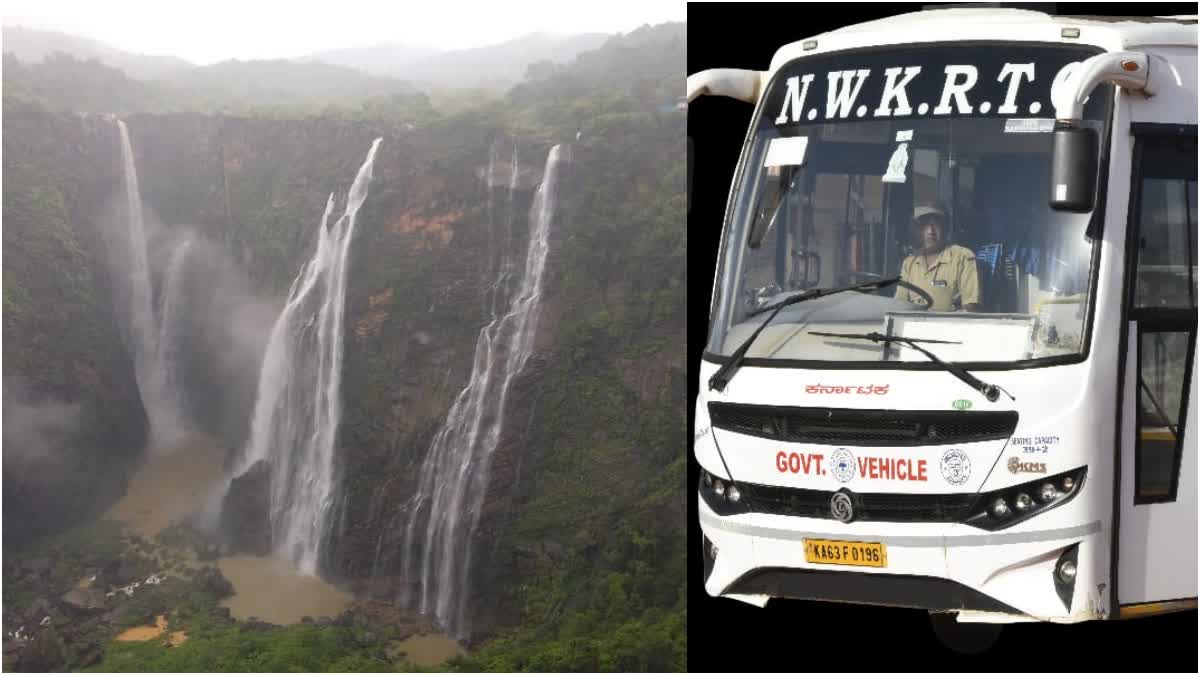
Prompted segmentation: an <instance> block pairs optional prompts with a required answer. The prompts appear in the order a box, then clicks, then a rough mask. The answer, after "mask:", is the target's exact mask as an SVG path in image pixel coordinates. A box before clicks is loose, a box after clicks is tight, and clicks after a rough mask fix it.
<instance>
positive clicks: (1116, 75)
mask: <svg viewBox="0 0 1200 675" xmlns="http://www.w3.org/2000/svg"><path fill="white" fill-rule="evenodd" d="M1102 84H1115V85H1117V86H1118V87H1121V88H1123V89H1127V90H1130V91H1136V92H1139V93H1141V94H1144V95H1146V96H1153V95H1154V94H1156V93H1157V91H1158V89H1159V87H1158V82H1157V80H1156V78H1152V77H1151V76H1150V57H1148V56H1147V55H1146V54H1143V53H1140V52H1108V53H1105V54H1097V55H1096V56H1093V57H1091V58H1089V59H1087V60H1085V61H1083V62H1081V63H1080V64H1079V66H1078V67H1077V68H1075V70H1073V71H1071V72H1069V73H1068V74H1067V76H1066V77H1064V78H1062V79H1061V80H1059V81H1057V82H1055V83H1054V86H1053V88H1052V89H1051V91H1050V100H1051V102H1052V103H1053V104H1054V116H1055V118H1057V119H1058V121H1059V122H1060V123H1066V124H1070V125H1071V126H1078V125H1079V123H1080V121H1081V120H1082V119H1083V106H1084V103H1085V102H1086V101H1087V99H1088V97H1089V96H1091V94H1092V91H1093V90H1094V89H1095V88H1096V87H1098V86H1100V85H1102Z"/></svg>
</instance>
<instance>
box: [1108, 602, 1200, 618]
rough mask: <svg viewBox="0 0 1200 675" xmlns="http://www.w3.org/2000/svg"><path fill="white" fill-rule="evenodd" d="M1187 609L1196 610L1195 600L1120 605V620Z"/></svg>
mask: <svg viewBox="0 0 1200 675" xmlns="http://www.w3.org/2000/svg"><path fill="white" fill-rule="evenodd" d="M1187 609H1196V598H1188V599H1187V600H1168V601H1167V602H1143V603H1139V604H1136V605H1121V614H1120V618H1122V619H1136V618H1138V617H1141V616H1150V615H1152V614H1165V613H1167V612H1182V611H1184V610H1187Z"/></svg>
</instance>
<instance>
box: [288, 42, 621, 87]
mask: <svg viewBox="0 0 1200 675" xmlns="http://www.w3.org/2000/svg"><path fill="white" fill-rule="evenodd" d="M610 37H612V36H611V35H608V34H606V33H580V34H574V35H549V34H545V33H533V34H530V35H525V36H523V37H519V38H515V39H513V40H508V41H506V42H501V43H499V44H495V45H487V46H484V47H475V48H472V49H459V50H453V51H445V52H430V53H426V54H423V55H422V54H421V53H420V49H419V48H411V47H405V46H404V45H379V46H377V47H367V48H363V49H359V50H352V49H347V50H338V51H336V52H323V53H318V54H314V55H313V56H312V57H310V58H311V59H312V60H315V61H325V62H329V63H338V64H340V65H345V66H350V67H353V68H357V69H359V70H362V71H364V72H369V73H373V74H377V75H390V76H394V77H399V78H402V79H405V80H409V81H412V82H416V83H419V84H421V85H426V86H434V87H442V88H473V87H480V88H486V89H504V88H507V87H509V86H511V85H514V84H516V83H517V82H519V81H521V79H522V78H523V77H524V76H525V71H526V69H527V68H528V67H529V66H530V65H532V64H534V63H537V62H539V61H551V62H553V63H569V62H570V61H572V60H574V59H575V57H577V56H578V55H579V54H581V53H583V52H586V51H589V50H592V49H596V48H598V47H600V45H602V44H604V42H605V41H606V40H608V39H609V38H610ZM385 57H391V60H388V59H386V58H385Z"/></svg>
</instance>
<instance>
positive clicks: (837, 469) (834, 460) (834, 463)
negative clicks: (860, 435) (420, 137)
mask: <svg viewBox="0 0 1200 675" xmlns="http://www.w3.org/2000/svg"><path fill="white" fill-rule="evenodd" d="M830 459H831V462H830V466H831V467H833V468H832V469H831V471H832V472H833V477H834V478H836V479H838V482H841V483H847V482H849V481H850V479H851V478H854V455H852V454H850V451H849V450H847V449H845V448H838V449H837V450H834V451H833V455H831V456H830Z"/></svg>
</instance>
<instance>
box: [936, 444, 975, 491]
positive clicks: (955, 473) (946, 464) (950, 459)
mask: <svg viewBox="0 0 1200 675" xmlns="http://www.w3.org/2000/svg"><path fill="white" fill-rule="evenodd" d="M942 477H943V478H945V479H946V482H947V483H949V484H951V485H962V484H963V483H965V482H967V479H968V478H970V477H971V460H970V458H968V457H967V453H965V452H963V451H962V450H957V449H955V450H947V451H946V452H945V454H943V455H942Z"/></svg>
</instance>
